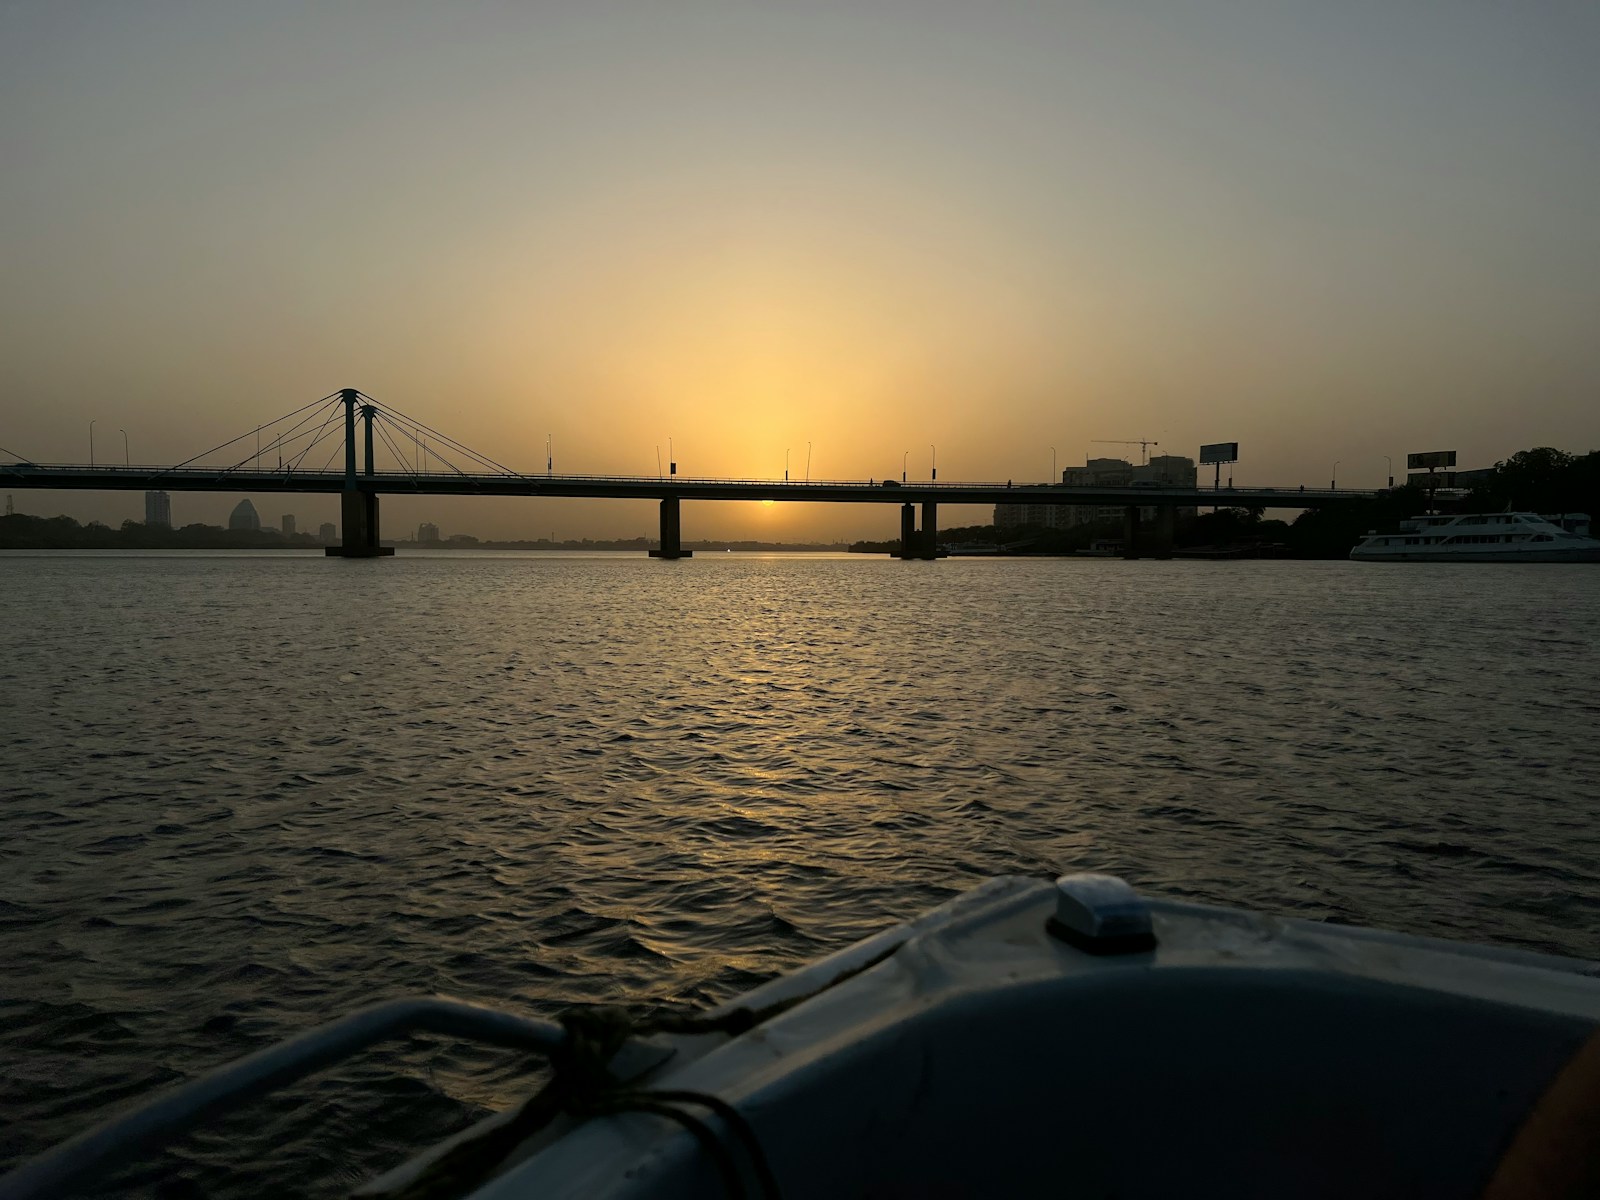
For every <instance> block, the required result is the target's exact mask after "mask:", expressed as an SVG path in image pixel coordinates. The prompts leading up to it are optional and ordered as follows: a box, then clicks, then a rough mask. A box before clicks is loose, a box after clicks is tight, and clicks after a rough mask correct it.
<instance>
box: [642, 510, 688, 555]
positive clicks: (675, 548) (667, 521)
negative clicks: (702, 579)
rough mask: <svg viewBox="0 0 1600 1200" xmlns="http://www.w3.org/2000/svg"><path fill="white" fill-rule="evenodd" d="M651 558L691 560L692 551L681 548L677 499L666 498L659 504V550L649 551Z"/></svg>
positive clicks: (681, 539)
mask: <svg viewBox="0 0 1600 1200" xmlns="http://www.w3.org/2000/svg"><path fill="white" fill-rule="evenodd" d="M650 557H651V558H693V557H694V551H693V550H685V549H684V548H683V537H682V535H681V532H680V526H679V523H678V498H677V497H676V496H668V497H667V498H666V499H665V500H663V501H662V502H661V548H660V549H659V550H652V551H650Z"/></svg>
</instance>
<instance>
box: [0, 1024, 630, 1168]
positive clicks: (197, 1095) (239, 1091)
mask: <svg viewBox="0 0 1600 1200" xmlns="http://www.w3.org/2000/svg"><path fill="white" fill-rule="evenodd" d="M413 1033H435V1034H442V1035H444V1036H447V1037H456V1038H460V1039H462V1040H463V1041H471V1042H484V1043H488V1044H490V1045H496V1046H505V1047H509V1048H512V1049H517V1050H532V1051H535V1052H537V1053H542V1054H545V1055H548V1054H550V1053H551V1052H552V1051H554V1050H556V1049H558V1048H559V1047H560V1046H561V1045H562V1044H563V1043H564V1042H565V1041H566V1039H567V1031H566V1029H565V1028H563V1027H562V1026H561V1025H559V1024H557V1023H556V1022H554V1021H546V1020H542V1019H539V1018H537V1017H524V1016H519V1015H517V1014H515V1013H508V1012H501V1011H499V1010H498V1009H493V1008H485V1007H482V1006H480V1005H476V1004H468V1003H466V1002H464V1001H460V1000H447V999H443V998H441V997H423V998H416V999H407V1000H392V1001H388V1002H386V1003H383V1004H375V1005H373V1006H371V1007H370V1008H364V1009H361V1010H359V1011H357V1012H353V1013H351V1014H350V1015H349V1016H346V1017H341V1018H339V1019H338V1020H335V1021H330V1022H329V1023H327V1024H325V1025H319V1026H318V1027H316V1028H315V1029H310V1030H307V1031H306V1032H305V1033H302V1034H298V1035H297V1036H295V1037H291V1038H289V1039H288V1040H287V1041H283V1042H279V1043H277V1044H276V1045H273V1046H268V1047H266V1048H265V1049H263V1050H258V1051H257V1052H256V1053H254V1054H251V1055H249V1056H248V1057H246V1058H242V1059H240V1060H239V1061H238V1062H235V1063H230V1064H229V1065H227V1066H224V1067H219V1068H218V1069H216V1070H215V1071H211V1072H210V1073H208V1074H206V1075H204V1076H202V1077H200V1078H199V1079H195V1080H192V1081H190V1082H189V1083H186V1084H184V1085H182V1086H181V1087H178V1088H176V1089H174V1090H173V1091H170V1092H167V1093H165V1094H163V1095H160V1096H157V1097H156V1098H155V1099H153V1100H151V1101H149V1102H148V1103H146V1104H143V1105H141V1106H140V1107H139V1108H136V1109H134V1110H133V1111H132V1112H128V1113H124V1114H123V1115H121V1116H118V1117H113V1118H112V1119H110V1120H108V1121H106V1122H104V1123H103V1124H101V1125H98V1126H96V1127H95V1128H93V1129H90V1130H88V1131H87V1132H85V1133H82V1134H79V1135H78V1136H77V1137H74V1138H72V1139H71V1140H69V1141H67V1142H64V1143H62V1144H61V1145H60V1146H57V1147H56V1148H55V1149H53V1150H50V1151H48V1152H46V1153H45V1154H42V1155H40V1156H39V1157H38V1158H35V1159H33V1160H31V1161H29V1162H27V1163H24V1164H23V1165H22V1166H21V1167H18V1168H17V1169H16V1170H14V1171H12V1172H11V1173H10V1174H8V1175H6V1176H5V1177H4V1178H0V1200H36V1198H42V1197H57V1196H64V1195H70V1194H73V1193H74V1192H76V1191H77V1190H79V1187H78V1185H80V1184H82V1183H83V1182H84V1181H86V1180H89V1179H93V1178H95V1177H98V1176H103V1175H104V1174H105V1173H107V1172H109V1171H111V1170H114V1169H115V1168H117V1167H119V1166H122V1165H125V1164H126V1163H128V1162H130V1161H133V1160H135V1159H138V1158H141V1157H144V1156H145V1155H148V1154H149V1153H151V1152H152V1151H154V1150H158V1149H160V1148H161V1147H163V1146H165V1145H166V1144H168V1143H169V1142H171V1141H173V1140H174V1139H176V1138H177V1137H179V1136H181V1135H182V1134H184V1133H187V1132H189V1131H190V1130H192V1129H195V1128H197V1127H198V1126H200V1125H203V1124H204V1123H206V1122H207V1121H210V1120H212V1119H214V1118H215V1117H217V1116H219V1115H221V1114H222V1113H225V1112H228V1111H230V1110H232V1109H235V1108H238V1107H240V1106H241V1105H244V1104H248V1103H250V1102H251V1101H254V1100H258V1099H260V1098H261V1097H263V1096H266V1095H268V1094H269V1093H271V1092H274V1091H276V1090H277V1089H279V1088H281V1087H283V1086H285V1085H286V1084H291V1083H294V1082H295V1081H297V1080H299V1079H303V1078H305V1077H306V1076H307V1075H311V1074H314V1073H315V1072H317V1071H321V1070H323V1069H325V1068H327V1067H330V1066H333V1065H334V1064H336V1063H339V1062H342V1061H343V1060H345V1059H347V1058H349V1057H350V1056H351V1055H353V1054H356V1053H357V1052H359V1051H361V1050H364V1049H366V1048H367V1047H368V1046H371V1045H374V1044H375V1043H377V1042H381V1041H386V1040H388V1039H391V1038H397V1037H403V1036H407V1035H409V1034H413ZM630 1048H633V1049H649V1050H650V1051H651V1056H652V1058H653V1059H656V1060H658V1059H659V1057H660V1054H659V1053H658V1049H659V1048H656V1047H648V1046H647V1045H646V1044H645V1043H643V1042H637V1041H636V1042H632V1043H629V1044H628V1045H626V1046H625V1047H624V1049H623V1051H622V1053H621V1054H619V1056H618V1057H619V1059H620V1058H621V1057H622V1055H625V1054H627V1053H628V1052H629V1049H630ZM614 1065H615V1067H616V1068H617V1069H621V1070H626V1069H627V1068H626V1067H625V1066H624V1064H622V1063H620V1062H618V1063H615V1064H614ZM641 1069H642V1068H641Z"/></svg>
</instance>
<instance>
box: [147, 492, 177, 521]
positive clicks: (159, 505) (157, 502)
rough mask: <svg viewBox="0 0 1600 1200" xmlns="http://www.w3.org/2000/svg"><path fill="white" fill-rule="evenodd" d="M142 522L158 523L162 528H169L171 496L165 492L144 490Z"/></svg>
mask: <svg viewBox="0 0 1600 1200" xmlns="http://www.w3.org/2000/svg"><path fill="white" fill-rule="evenodd" d="M144 523H145V524H146V525H159V526H161V527H162V528H163V529H171V528H172V497H170V496H168V495H167V494H166V493H165V492H146V493H145V494H144Z"/></svg>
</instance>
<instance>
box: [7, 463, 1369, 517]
mask: <svg viewBox="0 0 1600 1200" xmlns="http://www.w3.org/2000/svg"><path fill="white" fill-rule="evenodd" d="M356 482H357V486H358V488H359V489H360V490H361V491H369V492H375V493H379V494H381V495H386V496H405V495H429V496H577V497H592V498H607V499H635V500H667V499H671V498H674V497H676V498H677V499H679V500H776V501H791V502H793V501H801V502H808V503H835V504H923V503H928V504H1096V505H1128V504H1137V505H1140V506H1141V507H1150V506H1154V507H1168V506H1178V507H1193V506H1198V505H1222V506H1224V507H1230V506H1249V507H1265V508H1315V507H1319V506H1321V505H1324V504H1331V503H1335V502H1337V501H1340V500H1365V499H1371V498H1372V497H1374V496H1377V495H1380V494H1381V493H1379V492H1375V491H1366V490H1362V489H1357V488H1337V489H1335V488H1304V487H1298V486H1296V487H1239V488H1221V489H1215V488H1205V487H1195V488H1166V487H1122V488H1108V487H1068V486H1066V485H1065V484H1020V485H1012V484H1005V483H929V482H924V483H904V484H902V483H900V482H899V481H898V480H890V481H886V482H883V481H862V480H859V479H857V480H837V479H829V480H815V481H808V482H798V481H786V480H781V479H686V478H683V477H681V476H665V477H662V476H655V475H646V476H640V475H490V474H478V475H473V474H461V473H454V472H450V473H445V472H433V473H424V474H415V473H411V472H402V471H380V472H377V473H375V474H372V475H361V476H358V477H357V481H356ZM0 487H6V488H55V489H63V490H79V491H154V490H158V489H159V490H163V491H186V492H285V493H302V494H319V493H320V494H337V493H339V492H342V491H343V490H344V487H345V475H344V473H343V472H341V471H243V470H228V471H220V470H217V469H215V468H205V467H182V468H153V467H87V466H74V465H48V466H47V465H42V464H34V463H12V464H5V465H0Z"/></svg>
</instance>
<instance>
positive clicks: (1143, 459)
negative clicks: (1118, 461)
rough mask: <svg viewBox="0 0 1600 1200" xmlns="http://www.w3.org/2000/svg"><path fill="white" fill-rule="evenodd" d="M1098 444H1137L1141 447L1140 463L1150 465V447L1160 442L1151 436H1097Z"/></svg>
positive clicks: (1096, 442) (1096, 441)
mask: <svg viewBox="0 0 1600 1200" xmlns="http://www.w3.org/2000/svg"><path fill="white" fill-rule="evenodd" d="M1094 441H1095V444H1096V445H1097V446H1137V447H1139V465H1140V466H1141V467H1143V466H1148V465H1149V462H1150V447H1151V446H1159V445H1161V443H1160V442H1157V441H1154V440H1152V439H1150V438H1095V439H1094Z"/></svg>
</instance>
